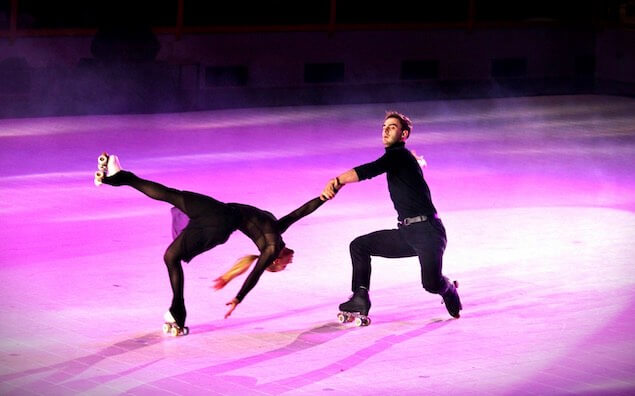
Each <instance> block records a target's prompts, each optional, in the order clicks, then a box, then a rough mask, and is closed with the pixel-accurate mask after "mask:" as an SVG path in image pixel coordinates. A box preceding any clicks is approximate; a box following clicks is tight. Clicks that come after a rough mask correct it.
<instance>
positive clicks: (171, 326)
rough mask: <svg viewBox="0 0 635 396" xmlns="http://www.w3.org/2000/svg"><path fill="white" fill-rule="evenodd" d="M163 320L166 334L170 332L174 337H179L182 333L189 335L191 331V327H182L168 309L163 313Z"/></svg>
mask: <svg viewBox="0 0 635 396" xmlns="http://www.w3.org/2000/svg"><path fill="white" fill-rule="evenodd" d="M163 320H164V321H165V323H163V333H164V334H169V335H171V336H172V337H178V336H182V335H188V334H189V333H190V328H189V327H187V326H184V327H183V328H181V327H180V326H179V325H178V324H176V319H174V317H173V316H172V314H171V313H170V311H167V312H166V313H165V314H164V315H163Z"/></svg>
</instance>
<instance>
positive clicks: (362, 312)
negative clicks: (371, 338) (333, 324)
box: [337, 286, 370, 327]
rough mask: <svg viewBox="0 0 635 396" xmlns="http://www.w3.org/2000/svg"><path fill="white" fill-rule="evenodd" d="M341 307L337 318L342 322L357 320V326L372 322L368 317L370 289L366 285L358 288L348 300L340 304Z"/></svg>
mask: <svg viewBox="0 0 635 396" xmlns="http://www.w3.org/2000/svg"><path fill="white" fill-rule="evenodd" d="M339 308H340V313H338V314H337V320H338V321H339V322H340V323H348V322H355V326H357V327H359V326H368V325H369V324H370V318H369V317H368V311H369V310H370V298H369V297H368V289H366V288H365V287H363V286H362V287H360V288H359V289H357V290H356V291H355V293H354V294H353V296H352V297H351V298H350V299H349V300H348V301H346V302H345V303H342V304H340V307H339Z"/></svg>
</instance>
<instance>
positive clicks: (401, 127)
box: [381, 111, 412, 147]
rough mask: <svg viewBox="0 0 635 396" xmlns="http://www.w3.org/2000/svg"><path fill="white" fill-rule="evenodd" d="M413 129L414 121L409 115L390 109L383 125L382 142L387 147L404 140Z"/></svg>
mask: <svg viewBox="0 0 635 396" xmlns="http://www.w3.org/2000/svg"><path fill="white" fill-rule="evenodd" d="M411 130H412V121H410V119H409V118H408V117H406V116H405V115H403V114H401V113H397V112H396V111H388V112H386V116H385V117H384V124H383V125H382V135H381V136H382V142H383V143H384V146H386V147H390V146H392V145H393V144H395V143H398V142H404V141H406V139H408V137H409V136H410V131H411Z"/></svg>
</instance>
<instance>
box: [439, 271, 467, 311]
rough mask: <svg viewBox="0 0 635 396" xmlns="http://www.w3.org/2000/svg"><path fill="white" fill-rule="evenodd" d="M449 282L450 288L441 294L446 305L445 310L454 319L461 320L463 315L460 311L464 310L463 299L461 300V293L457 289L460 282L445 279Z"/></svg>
mask: <svg viewBox="0 0 635 396" xmlns="http://www.w3.org/2000/svg"><path fill="white" fill-rule="evenodd" d="M445 279H446V281H447V282H448V288H447V289H446V291H445V292H444V293H442V294H441V297H442V298H443V302H442V304H445V308H446V309H447V310H448V313H449V314H450V315H451V316H452V317H454V318H457V319H458V318H460V317H461V314H460V312H459V311H461V310H462V309H463V305H461V299H460V298H459V293H458V291H457V290H456V289H458V287H459V282H457V281H452V282H450V280H449V279H447V278H445Z"/></svg>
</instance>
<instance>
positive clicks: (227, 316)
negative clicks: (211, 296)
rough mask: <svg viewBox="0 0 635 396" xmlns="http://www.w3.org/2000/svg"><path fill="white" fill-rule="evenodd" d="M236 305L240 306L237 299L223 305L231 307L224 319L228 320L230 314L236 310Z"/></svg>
mask: <svg viewBox="0 0 635 396" xmlns="http://www.w3.org/2000/svg"><path fill="white" fill-rule="evenodd" d="M238 304H240V301H238V299H237V298H234V299H233V300H231V301H230V302H228V303H227V304H225V305H231V308H229V311H227V313H226V314H225V319H227V318H229V316H230V315H231V314H232V312H234V309H236V306H237V305H238Z"/></svg>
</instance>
